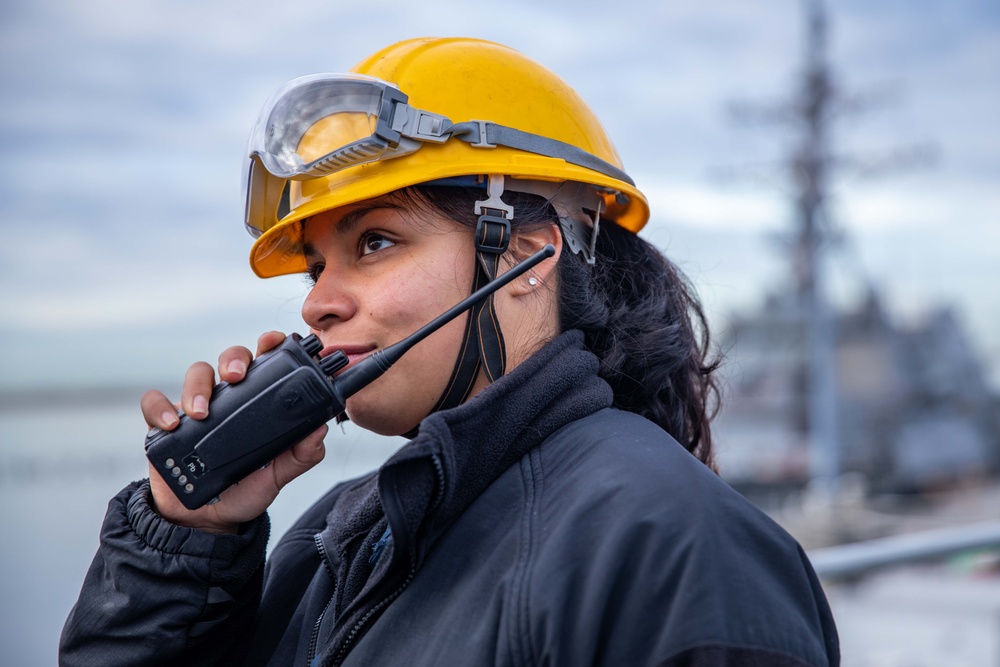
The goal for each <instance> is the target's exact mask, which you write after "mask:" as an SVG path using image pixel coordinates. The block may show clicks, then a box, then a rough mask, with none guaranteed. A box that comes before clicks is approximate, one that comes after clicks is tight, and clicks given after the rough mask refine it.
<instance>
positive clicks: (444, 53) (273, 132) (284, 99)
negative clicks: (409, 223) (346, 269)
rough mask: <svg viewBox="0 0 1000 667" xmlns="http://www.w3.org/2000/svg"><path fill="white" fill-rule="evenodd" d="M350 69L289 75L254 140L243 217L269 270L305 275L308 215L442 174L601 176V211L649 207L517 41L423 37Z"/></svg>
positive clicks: (579, 106)
mask: <svg viewBox="0 0 1000 667" xmlns="http://www.w3.org/2000/svg"><path fill="white" fill-rule="evenodd" d="M352 72H353V74H350V75H312V76H310V77H303V78H302V79H297V80H295V81H292V82H289V84H286V85H285V86H284V87H283V88H282V89H280V90H279V91H278V92H277V93H275V95H274V96H272V98H271V100H269V102H268V104H267V105H265V108H264V111H263V112H262V113H261V117H260V119H259V120H258V122H257V126H256V127H255V128H254V132H253V134H252V136H251V140H250V149H249V151H248V153H249V155H248V158H247V168H246V172H245V176H244V179H245V180H244V187H245V188H246V190H247V192H246V198H247V204H246V206H247V208H246V224H247V227H248V229H249V230H250V232H251V233H252V234H254V235H255V236H258V238H257V241H256V242H255V243H254V246H253V248H252V250H251V252H250V265H251V267H252V268H253V270H254V272H255V273H256V274H257V275H259V276H261V277H265V278H266V277H271V276H277V275H282V274H287V273H297V272H302V271H305V269H306V266H305V259H304V257H303V254H302V225H301V221H302V220H304V219H305V218H308V217H309V216H312V215H316V214H317V213H320V212H323V211H328V210H331V209H334V208H338V207H340V206H345V205H348V204H353V203H356V202H359V201H363V200H366V199H370V198H373V197H378V196H381V195H385V194H388V193H390V192H393V191H395V190H398V189H401V188H405V187H408V186H412V185H417V184H420V183H426V182H429V181H435V180H439V179H446V178H452V177H457V176H470V175H488V174H497V175H506V176H510V177H513V178H515V179H525V180H535V181H551V182H566V181H573V182H577V183H585V184H589V185H591V186H594V187H595V188H596V190H597V191H598V192H599V193H600V195H601V196H603V199H604V205H603V216H604V217H605V218H608V219H610V220H613V221H615V222H617V223H618V224H619V225H621V226H622V227H625V228H626V229H629V230H631V231H633V232H637V231H639V229H641V228H642V227H643V225H645V224H646V221H647V219H648V217H649V207H648V204H647V202H646V199H645V197H644V196H643V195H642V193H641V192H639V190H638V189H637V188H636V187H635V185H634V184H633V183H632V180H631V179H630V178H629V177H628V176H627V175H626V174H625V172H624V171H623V170H622V165H621V160H620V159H619V157H618V154H617V152H616V151H615V148H614V146H613V145H612V143H611V140H610V139H609V138H608V136H607V134H606V133H605V132H604V129H603V128H602V127H601V125H600V122H599V121H598V120H597V118H596V117H595V116H594V114H593V113H592V112H591V111H590V109H589V108H588V107H587V105H586V104H585V103H584V102H583V100H582V99H581V98H580V96H579V95H578V94H577V93H576V91H574V90H573V89H572V88H571V87H570V86H569V85H567V84H566V83H565V82H564V81H562V80H561V79H560V78H559V77H557V76H556V75H555V74H553V73H552V72H550V71H549V70H548V69H546V68H544V67H542V66H541V65H539V64H538V63H536V62H534V61H532V60H530V59H529V58H527V57H526V56H524V55H522V54H520V53H518V52H517V51H514V50H513V49H510V48H508V47H505V46H502V45H499V44H495V43H492V42H487V41H483V40H478V39H467V38H452V39H436V38H423V39H412V40H407V41H403V42H400V43H398V44H394V45H392V46H389V47H387V48H385V49H383V50H381V51H379V52H377V53H375V54H374V55H372V56H370V57H369V58H367V59H365V60H364V61H362V62H361V63H359V64H358V65H357V66H356V67H355V68H354V69H353V70H352Z"/></svg>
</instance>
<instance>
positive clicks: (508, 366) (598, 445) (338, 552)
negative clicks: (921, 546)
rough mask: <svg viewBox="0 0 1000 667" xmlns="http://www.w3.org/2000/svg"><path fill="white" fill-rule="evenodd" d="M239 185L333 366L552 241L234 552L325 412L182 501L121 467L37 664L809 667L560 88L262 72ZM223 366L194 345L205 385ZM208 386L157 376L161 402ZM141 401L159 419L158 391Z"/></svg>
mask: <svg viewBox="0 0 1000 667" xmlns="http://www.w3.org/2000/svg"><path fill="white" fill-rule="evenodd" d="M245 182H246V187H247V209H246V210H247V217H246V224H247V227H248V228H249V229H250V231H251V233H253V234H254V235H255V236H257V237H258V238H257V241H256V243H255V245H254V248H253V250H252V252H251V265H252V267H253V269H254V271H255V272H256V273H257V274H258V275H260V276H262V277H269V276H274V275H280V274H287V273H294V272H305V273H307V274H308V275H309V277H310V279H311V281H312V284H313V286H312V289H311V291H310V293H309V295H308V297H307V298H306V301H305V303H304V305H303V309H302V313H303V318H304V320H305V322H306V323H307V324H308V326H309V329H310V330H311V332H312V333H315V334H316V335H317V336H319V338H320V339H321V340H322V342H323V344H324V349H323V352H322V353H321V354H331V353H332V352H334V351H335V350H342V351H344V352H345V353H346V354H347V356H348V358H349V359H350V360H351V362H352V363H356V362H357V361H358V360H359V359H361V358H364V357H365V356H367V355H369V354H371V353H372V352H374V351H376V350H379V349H383V348H385V347H386V346H388V345H390V344H392V343H395V342H396V341H398V340H400V339H401V338H403V337H405V336H406V335H408V334H409V333H411V332H413V331H414V330H416V329H417V328H419V327H420V326H422V325H423V324H425V323H426V322H428V321H429V320H431V319H432V318H433V317H435V316H436V315H438V314H439V313H441V312H443V311H444V310H446V309H447V308H448V307H450V306H452V305H453V304H455V303H457V302H458V301H459V300H461V299H462V298H463V297H464V296H466V295H468V294H469V292H470V289H474V288H477V287H479V286H481V285H483V284H485V283H486V282H487V281H489V280H490V279H492V278H493V277H494V276H495V275H498V274H500V273H503V272H504V271H505V270H507V269H508V268H509V267H510V266H511V265H512V264H513V263H515V262H517V261H519V260H521V259H523V258H525V257H527V256H529V255H531V254H532V253H534V252H535V251H537V250H538V249H540V248H542V247H543V246H545V245H546V244H551V245H553V246H554V247H555V248H556V255H555V256H554V257H552V258H551V259H547V260H545V261H543V262H542V263H540V264H539V265H537V266H536V267H535V268H533V269H532V270H531V271H530V272H529V273H528V274H527V275H525V276H521V277H519V278H518V279H516V280H515V281H514V282H513V283H512V284H511V285H509V286H508V287H506V288H504V289H503V290H501V291H499V292H498V293H497V294H496V295H495V296H494V297H493V298H492V299H490V300H489V301H488V302H487V303H486V304H485V305H484V306H482V307H481V308H477V309H475V310H473V311H472V312H470V314H469V315H468V317H466V318H464V321H463V319H462V318H460V319H459V320H456V321H454V322H452V323H451V324H449V325H447V326H445V327H444V328H443V329H442V330H440V331H438V332H437V333H435V334H433V335H432V336H430V337H429V338H428V339H426V340H425V341H423V342H421V343H420V344H418V345H417V346H416V347H415V348H414V349H413V350H411V351H410V352H409V353H407V354H406V355H405V356H404V357H403V358H402V359H401V360H400V361H399V362H398V363H397V364H396V366H394V367H393V368H392V369H391V370H390V371H389V372H387V373H386V374H385V375H384V376H383V377H381V378H379V379H378V380H376V381H375V382H374V383H372V384H371V385H369V386H368V387H367V388H365V389H363V390H361V391H360V392H358V393H357V394H355V395H354V396H353V397H351V398H350V399H349V400H348V401H347V405H346V417H347V418H350V419H351V420H353V421H355V422H357V423H358V424H359V425H360V426H362V427H364V428H367V429H370V430H372V431H375V432H377V433H382V434H393V435H399V434H405V435H408V436H409V437H410V438H411V440H410V441H409V443H407V444H406V445H405V446H404V447H402V448H401V449H400V450H399V451H398V452H397V453H396V454H395V455H394V456H393V457H392V458H390V459H389V461H388V462H386V464H385V465H384V466H383V467H382V468H381V469H380V470H378V471H377V472H374V473H372V474H370V475H368V476H366V477H363V478H361V479H358V480H354V481H351V482H347V483H344V484H341V485H338V486H337V487H335V488H334V489H332V490H331V491H330V492H329V493H328V494H327V495H326V496H325V497H324V498H322V499H321V500H320V501H319V502H317V503H316V505H314V506H313V507H312V508H311V509H310V510H308V511H307V512H306V513H305V515H304V516H303V517H302V518H301V519H300V520H299V521H298V523H297V524H296V525H295V526H294V527H293V528H292V529H291V530H290V531H289V532H288V533H287V534H286V535H285V536H284V538H283V539H282V540H281V541H280V542H279V543H278V545H277V546H276V547H275V549H274V550H273V553H271V554H270V557H269V558H268V560H267V564H266V567H265V565H264V547H265V544H266V541H267V532H268V523H267V516H266V514H265V510H266V509H267V507H268V506H269V505H270V503H271V502H272V501H273V499H274V497H275V496H276V495H277V493H278V491H279V490H280V488H281V487H282V486H284V485H285V484H287V483H288V482H289V481H291V480H292V479H293V478H295V477H296V476H298V475H300V474H302V473H303V472H305V471H306V470H308V469H309V468H311V467H312V466H314V465H315V464H316V463H318V462H319V461H320V460H321V459H322V458H323V455H324V445H323V436H324V435H325V433H326V427H323V428H321V429H320V430H319V431H317V432H316V433H313V434H312V435H310V436H309V437H307V438H306V439H305V440H303V441H302V442H300V443H298V444H297V445H295V446H294V447H292V448H291V449H290V450H288V451H287V452H285V453H284V454H281V455H280V456H278V457H277V458H276V459H275V460H274V462H273V464H272V465H270V466H268V467H266V468H264V469H262V470H259V471H257V472H255V473H254V474H253V475H251V476H250V477H248V478H247V479H246V480H244V481H243V482H241V483H240V484H238V485H237V486H234V487H232V488H230V489H229V490H227V491H226V492H224V493H223V494H222V495H221V498H220V500H219V502H217V503H215V504H212V505H208V506H206V507H203V508H201V509H198V510H194V511H189V510H187V509H185V508H184V506H183V505H181V504H180V503H179V502H178V501H177V499H176V498H175V497H174V496H173V494H172V493H171V491H170V490H169V488H168V486H167V483H166V482H164V481H163V479H161V478H160V476H159V475H158V474H157V473H156V471H155V470H152V469H151V472H150V480H149V481H148V482H140V483H135V484H132V485H130V486H129V487H127V488H126V489H125V490H124V491H123V492H122V493H121V494H119V496H117V497H116V498H115V499H114V500H113V501H112V503H111V505H110V507H109V511H108V517H107V519H106V521H105V525H104V528H103V531H102V541H101V547H100V550H99V551H98V554H97V557H96V558H95V561H94V564H93V566H92V567H91V570H90V572H89V574H88V576H87V579H86V581H85V583H84V588H83V592H82V593H81V596H80V600H79V602H78V603H77V606H76V607H75V608H74V610H73V612H72V613H71V615H70V618H69V620H68V621H67V624H66V628H65V630H64V634H63V640H62V653H61V658H62V661H63V663H64V664H67V665H76V664H80V665H83V664H93V665H97V664H100V665H117V664H160V663H162V664H174V663H176V664H248V665H286V664H301V665H341V664H342V665H374V664H386V665H396V664H403V663H406V664H413V665H425V664H427V665H431V664H433V665H451V664H468V665H480V664H508V665H519V664H547V665H574V666H577V665H708V664H713V665H714V664H727V665H765V664H766V665H778V666H783V665H789V666H790V665H834V664H838V662H839V657H838V648H837V637H836V630H835V628H834V626H833V621H832V618H831V616H830V612H829V609H828V607H827V604H826V601H825V598H824V596H823V593H822V591H821V589H820V587H819V585H818V583H817V581H816V578H815V575H814V574H813V572H812V569H811V568H810V566H809V563H808V561H807V559H806V558H805V556H804V555H803V553H802V551H801V549H800V548H799V547H798V545H797V544H796V543H795V542H794V540H792V538H790V537H789V536H788V535H787V534H786V533H784V532H783V531H782V530H781V529H780V528H778V527H777V526H776V525H775V524H773V523H772V522H771V521H769V520H768V519H767V518H766V517H765V516H764V515H762V514H761V513H760V512H758V511H756V510H755V509H754V508H753V507H752V506H750V505H749V504H748V503H746V502H745V501H744V500H743V499H742V498H741V497H739V496H738V495H737V494H736V493H734V492H733V491H731V490H730V489H729V488H728V487H727V486H726V485H725V484H724V483H723V482H721V481H720V479H719V478H718V477H717V475H716V474H715V472H714V470H713V462H712V445H711V436H710V431H709V418H710V412H711V401H712V398H713V396H714V390H715V384H714V379H713V375H712V372H713V371H714V370H715V363H714V362H712V361H710V360H708V359H707V358H706V357H707V342H705V343H701V342H699V332H700V331H702V330H703V329H704V321H703V317H702V314H701V311H700V309H699V306H698V303H697V301H696V300H695V298H694V296H693V294H692V293H691V291H690V289H689V288H688V286H687V284H686V283H685V281H684V279H683V277H682V276H681V275H680V274H679V272H678V271H677V270H676V268H675V267H674V266H673V265H672V264H670V262H668V261H667V260H666V259H665V258H663V257H662V256H661V255H660V254H659V253H658V252H657V251H656V250H655V249H653V248H652V247H651V246H650V245H648V244H647V243H645V242H644V241H642V240H641V239H639V238H638V237H637V236H636V235H635V232H637V231H638V230H639V229H640V228H641V227H642V226H643V224H645V222H646V219H647V218H648V209H647V204H646V201H645V199H644V198H643V196H642V194H641V193H640V192H639V191H638V190H637V189H636V187H635V186H634V184H633V183H632V181H631V180H630V179H629V177H628V176H627V175H626V174H625V173H624V172H623V171H622V169H621V165H620V161H619V159H618V157H617V155H616V154H615V152H614V148H613V146H612V145H611V143H610V141H609V140H608V138H607V137H606V136H605V134H604V132H603V130H602V129H601V127H600V125H599V123H598V121H597V120H596V118H595V117H594V116H593V115H592V113H591V112H590V110H589V109H588V108H587V107H586V105H585V104H584V103H583V102H582V100H580V98H579V97H578V96H577V95H576V93H575V92H573V91H572V90H571V89H570V88H569V87H568V86H567V85H566V84H565V83H563V82H562V81H561V80H559V79H558V78H557V77H556V76H555V75H553V74H552V73H551V72H549V71H547V70H545V69H544V68H542V67H540V66H539V65H537V64H536V63H534V62H532V61H530V60H528V59H527V58H525V57H524V56H522V55H520V54H518V53H516V52H514V51H511V50H509V49H507V48H505V47H502V46H499V45H496V44H492V43H487V42H482V41H477V40H471V39H441V40H438V39H421V40H410V41H407V42H403V43H400V44H395V45H393V46H390V47H388V48H387V49H384V50H383V51H380V52H379V53H376V54H375V55H373V56H371V57H370V58H369V59H367V60H365V61H364V62H362V63H361V64H360V65H358V66H357V67H356V68H355V70H354V74H352V75H316V76H313V77H305V78H303V79H298V80H296V81H293V82H291V83H290V84H287V85H286V86H285V87H283V88H282V89H281V90H279V91H278V93H276V95H275V96H274V97H273V98H272V99H271V100H270V101H269V102H268V104H267V105H266V106H265V109H264V111H263V112H262V115H261V119H260V121H259V122H258V124H257V127H256V128H255V129H254V132H253V135H252V137H251V144H250V157H249V159H248V165H247V173H246V181H245ZM282 338H283V336H282V335H281V334H277V333H268V334H265V335H264V336H262V337H261V338H260V341H259V344H258V350H257V353H258V354H260V353H262V352H265V351H267V350H269V349H271V348H273V347H274V346H275V345H277V344H279V343H280V342H281V340H282ZM706 338H707V336H706ZM251 358H252V357H251V354H250V352H249V351H248V350H246V349H243V348H230V349H228V350H226V351H225V352H223V353H222V355H221V356H220V359H219V367H218V370H219V378H220V379H221V380H225V381H227V382H231V383H234V382H239V381H240V380H241V379H242V378H243V377H244V374H245V372H246V368H247V365H248V364H249V363H250V361H251ZM215 381H216V378H215V377H214V373H213V370H212V368H211V367H210V366H208V365H207V364H195V365H194V366H192V367H191V369H190V370H189V371H188V374H187V376H186V379H185V382H184V388H183V391H182V396H181V401H180V406H181V408H182V409H183V410H184V411H185V412H186V413H187V414H188V415H189V416H190V417H191V418H193V419H202V418H204V417H205V416H206V415H207V413H208V410H209V409H210V406H209V405H208V401H207V398H208V396H209V395H210V392H211V389H212V386H213V384H214V382H215ZM142 408H143V414H144V416H145V418H146V421H147V423H148V424H149V425H150V426H153V427H158V428H161V429H164V430H171V429H173V428H176V426H177V423H178V418H177V414H176V412H175V407H174V405H173V404H171V403H170V401H169V400H168V399H167V398H166V397H165V396H163V395H162V394H160V393H158V392H150V393H148V394H146V396H144V397H143V401H142Z"/></svg>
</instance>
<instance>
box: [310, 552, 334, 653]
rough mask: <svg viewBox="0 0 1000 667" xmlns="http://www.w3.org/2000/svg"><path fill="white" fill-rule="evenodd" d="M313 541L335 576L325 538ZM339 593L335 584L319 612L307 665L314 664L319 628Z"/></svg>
mask: <svg viewBox="0 0 1000 667" xmlns="http://www.w3.org/2000/svg"><path fill="white" fill-rule="evenodd" d="M313 541H314V542H315V543H316V549H317V550H318V551H319V557H320V559H321V560H322V561H323V565H324V566H325V567H326V571H327V573H329V575H330V576H331V577H333V569H332V568H331V567H330V560H329V559H328V558H327V557H326V547H324V546H323V540H322V539H321V538H320V536H319V535H314V536H313ZM334 582H336V577H334ZM336 595H337V590H336V585H334V591H333V593H332V594H331V595H330V599H329V600H327V601H326V606H325V607H323V611H321V612H320V613H319V618H317V619H316V625H314V626H313V631H312V637H311V638H310V639H309V653H308V654H307V658H308V659H307V660H306V667H310V666H311V665H312V661H313V658H315V657H316V644H317V643H319V629H320V626H321V625H322V624H323V617H324V616H326V612H327V610H328V609H330V605H331V604H333V599H334V598H335V597H336Z"/></svg>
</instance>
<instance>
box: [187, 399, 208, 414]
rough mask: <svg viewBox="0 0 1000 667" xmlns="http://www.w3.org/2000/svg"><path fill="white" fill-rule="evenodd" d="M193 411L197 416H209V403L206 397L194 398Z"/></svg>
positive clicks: (192, 402)
mask: <svg viewBox="0 0 1000 667" xmlns="http://www.w3.org/2000/svg"><path fill="white" fill-rule="evenodd" d="M191 409H192V411H193V412H194V413H195V414H197V415H207V414H208V401H207V400H206V399H205V397H204V396H201V395H198V396H195V397H194V400H193V401H191Z"/></svg>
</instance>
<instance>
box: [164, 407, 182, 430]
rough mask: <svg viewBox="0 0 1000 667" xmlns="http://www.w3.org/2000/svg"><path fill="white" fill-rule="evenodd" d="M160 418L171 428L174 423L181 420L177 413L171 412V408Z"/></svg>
mask: <svg viewBox="0 0 1000 667" xmlns="http://www.w3.org/2000/svg"><path fill="white" fill-rule="evenodd" d="M160 420H162V421H163V425H164V426H166V427H167V428H171V427H172V426H173V425H174V424H176V423H177V422H178V421H180V420H179V419H178V418H177V413H176V412H171V411H170V410H167V411H166V412H164V413H163V414H162V415H160Z"/></svg>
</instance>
